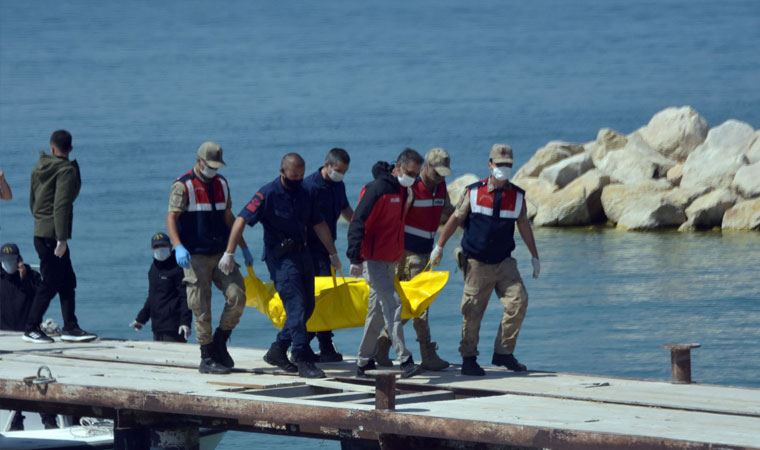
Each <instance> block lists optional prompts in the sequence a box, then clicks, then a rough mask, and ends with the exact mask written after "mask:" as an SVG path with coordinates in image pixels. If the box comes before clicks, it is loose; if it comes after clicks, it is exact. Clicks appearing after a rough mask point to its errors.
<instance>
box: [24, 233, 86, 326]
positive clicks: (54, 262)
mask: <svg viewBox="0 0 760 450" xmlns="http://www.w3.org/2000/svg"><path fill="white" fill-rule="evenodd" d="M55 245H56V240H55V239H50V238H41V237H37V236H35V237H34V249H35V250H37V255H38V256H39V258H40V274H41V275H42V283H40V286H39V287H38V288H37V295H35V296H34V301H33V302H32V307H31V308H30V309H29V317H28V319H27V321H26V331H32V330H36V329H38V328H39V326H40V322H42V316H44V315H45V312H46V311H47V309H48V306H50V301H51V300H52V299H53V297H55V296H56V294H58V298H59V299H60V300H61V314H62V315H63V329H64V330H65V331H68V330H72V329H75V328H78V327H79V324H78V323H77V316H76V315H75V314H74V309H75V303H76V301H75V294H74V290H75V289H76V287H77V277H76V275H75V274H74V268H73V267H72V266H71V254H70V252H69V249H68V248H66V253H64V254H63V256H62V257H60V258H59V257H57V256H55V255H54V254H53V251H54V250H55Z"/></svg>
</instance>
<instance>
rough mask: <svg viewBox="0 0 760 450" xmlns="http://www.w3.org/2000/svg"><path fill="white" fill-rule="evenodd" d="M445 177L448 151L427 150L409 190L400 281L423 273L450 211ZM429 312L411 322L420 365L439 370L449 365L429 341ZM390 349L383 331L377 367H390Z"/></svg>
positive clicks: (447, 172)
mask: <svg viewBox="0 0 760 450" xmlns="http://www.w3.org/2000/svg"><path fill="white" fill-rule="evenodd" d="M449 175H451V159H450V157H449V152H447V151H446V150H444V149H442V148H434V149H431V150H430V151H429V152H428V153H427V154H426V155H425V162H424V163H423V164H422V170H421V171H420V176H419V178H417V180H416V181H415V182H414V184H413V185H412V188H411V189H412V195H413V200H412V204H411V206H410V207H409V211H408V212H407V213H406V218H405V220H404V256H403V257H402V258H401V262H400V264H399V266H398V270H397V271H396V275H397V277H398V279H399V280H401V281H408V280H411V279H412V278H414V277H415V276H416V275H417V274H419V273H420V272H422V271H423V270H425V268H426V267H427V265H428V261H429V260H430V252H431V251H432V250H433V245H434V244H435V233H436V231H438V227H439V226H440V225H441V222H446V220H447V219H448V218H449V216H451V213H452V212H453V210H454V208H453V207H452V206H451V200H450V199H449V193H448V191H447V190H446V177H447V176H449ZM429 311H430V309H426V310H425V312H424V313H423V314H422V315H421V316H420V317H415V318H414V319H413V320H412V324H413V325H414V331H415V332H416V333H417V341H418V342H419V343H420V356H421V358H422V361H421V362H420V366H422V368H423V369H425V370H443V369H445V368H447V367H449V362H448V361H445V360H443V359H441V358H440V357H439V356H438V353H437V352H436V350H437V348H438V347H437V345H436V343H435V342H432V340H431V338H430V325H429V324H428V313H429ZM404 323H406V322H404ZM390 347H391V340H390V338H388V334H387V332H386V331H383V334H382V335H381V336H380V339H378V340H377V356H376V357H375V361H376V362H377V364H378V365H380V366H392V365H393V362H392V361H391V360H390V358H389V357H388V351H389V350H390Z"/></svg>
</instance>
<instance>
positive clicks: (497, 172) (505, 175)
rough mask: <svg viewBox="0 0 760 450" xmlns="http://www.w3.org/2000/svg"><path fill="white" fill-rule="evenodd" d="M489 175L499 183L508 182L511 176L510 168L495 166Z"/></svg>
mask: <svg viewBox="0 0 760 450" xmlns="http://www.w3.org/2000/svg"><path fill="white" fill-rule="evenodd" d="M491 175H492V176H493V177H494V178H496V179H497V180H499V181H504V180H508V179H509V177H511V176H512V168H511V167H499V166H496V167H493V168H491Z"/></svg>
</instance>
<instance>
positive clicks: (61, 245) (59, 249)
mask: <svg viewBox="0 0 760 450" xmlns="http://www.w3.org/2000/svg"><path fill="white" fill-rule="evenodd" d="M67 248H68V244H66V241H58V243H56V244H55V250H53V254H54V255H55V256H57V257H59V258H63V255H65V254H66V249H67Z"/></svg>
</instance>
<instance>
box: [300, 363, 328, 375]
mask: <svg viewBox="0 0 760 450" xmlns="http://www.w3.org/2000/svg"><path fill="white" fill-rule="evenodd" d="M296 367H298V376H299V377H304V378H324V377H325V373H324V372H323V371H322V369H320V368H319V367H317V366H315V365H314V363H313V362H311V361H296Z"/></svg>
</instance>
